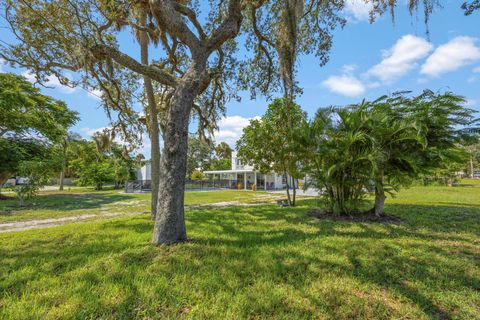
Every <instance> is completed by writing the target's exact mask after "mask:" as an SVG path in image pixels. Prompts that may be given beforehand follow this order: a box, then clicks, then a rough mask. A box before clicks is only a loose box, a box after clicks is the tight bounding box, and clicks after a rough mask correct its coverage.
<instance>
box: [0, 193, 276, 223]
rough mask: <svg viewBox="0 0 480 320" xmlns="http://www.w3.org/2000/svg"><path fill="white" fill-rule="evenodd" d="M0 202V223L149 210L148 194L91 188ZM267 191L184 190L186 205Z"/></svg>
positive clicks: (262, 198)
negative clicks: (26, 201) (24, 203)
mask: <svg viewBox="0 0 480 320" xmlns="http://www.w3.org/2000/svg"><path fill="white" fill-rule="evenodd" d="M9 196H11V197H12V200H2V201H0V223H4V222H13V221H27V220H33V219H46V218H60V217H69V216H80V215H83V214H95V215H102V214H111V213H118V212H121V213H135V212H147V211H149V210H150V193H136V194H132V193H130V194H126V193H123V191H119V190H105V191H93V189H87V188H74V189H72V191H52V190H49V191H42V192H40V195H39V196H38V197H36V198H34V200H32V201H31V202H30V203H29V204H28V205H27V206H25V207H18V205H17V203H18V202H17V200H15V199H13V195H10V194H9ZM272 197H274V196H272V195H271V194H268V193H265V192H256V193H255V192H252V191H243V190H242V191H236V190H221V191H214V192H202V191H194V192H193V191H192V192H190V191H189V192H186V193H185V204H186V205H202V204H208V203H218V202H231V201H238V202H268V201H271V200H272Z"/></svg>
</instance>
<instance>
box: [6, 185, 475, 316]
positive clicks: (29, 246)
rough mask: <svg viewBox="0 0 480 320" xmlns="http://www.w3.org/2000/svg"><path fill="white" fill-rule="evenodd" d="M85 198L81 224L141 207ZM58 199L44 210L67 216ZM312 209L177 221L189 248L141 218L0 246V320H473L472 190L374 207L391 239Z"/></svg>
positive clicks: (44, 233)
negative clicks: (155, 239)
mask: <svg viewBox="0 0 480 320" xmlns="http://www.w3.org/2000/svg"><path fill="white" fill-rule="evenodd" d="M87 194H88V193H87ZM240 194H241V197H247V199H246V201H252V199H253V197H254V195H253V196H252V193H248V192H247V193H239V196H240ZM97 195H98V196H99V198H98V199H97V198H95V199H96V200H92V203H94V204H92V208H90V209H92V210H93V209H95V210H101V209H102V208H105V207H108V206H112V207H114V208H115V209H116V210H118V209H119V208H121V209H122V210H124V209H125V210H129V209H128V207H127V206H125V205H123V204H121V203H122V202H125V201H136V200H141V201H146V200H147V198H144V197H146V195H122V196H120V195H118V194H112V193H110V192H105V193H102V194H97ZM58 196H59V195H57V194H55V193H54V194H51V195H48V196H45V198H44V199H42V201H45V202H46V203H47V202H48V201H50V200H48V199H49V198H50V197H58ZM126 196H128V197H130V198H123V197H126ZM234 196H236V193H231V194H222V195H221V196H220V193H219V194H215V193H210V192H209V193H201V195H198V198H196V197H197V196H196V195H194V194H193V193H192V194H191V195H187V202H189V201H191V202H190V203H194V202H197V203H200V202H201V201H204V202H205V201H209V200H208V199H210V197H212V198H213V197H218V198H222V199H223V200H222V199H218V198H216V199H215V201H213V200H212V201H211V202H218V201H232V200H233V199H232V197H234ZM112 197H118V198H113V199H112ZM248 197H250V198H248ZM67 199H69V197H65V202H64V203H63V204H59V203H58V202H56V203H57V205H58V207H57V208H55V209H53V208H49V209H48V210H58V211H62V212H63V211H68V210H77V209H70V208H73V207H74V206H75V203H76V202H78V201H79V200H78V199H76V200H75V198H74V200H71V201H67ZM102 199H104V200H102ZM188 199H190V200H188ZM193 199H196V200H193ZM314 205H315V201H313V200H303V201H301V202H300V205H299V206H298V207H296V208H280V207H277V206H275V205H264V206H254V207H234V208H212V209H206V208H201V209H191V210H187V229H188V235H189V238H191V241H189V242H187V243H183V244H179V245H174V246H169V247H165V246H161V247H153V246H151V245H150V244H149V240H150V237H151V232H152V222H151V221H150V220H149V217H148V215H146V214H145V215H141V216H136V217H122V218H115V219H110V220H103V221H96V222H90V223H84V224H72V225H66V226H62V227H55V228H48V229H39V230H32V231H23V232H13V233H5V234H0V243H1V245H0V318H1V319H59V318H60V319H70V318H76V319H132V318H141V319H176V318H181V319H191V318H193V319H202V318H203V319H246V318H247V319H248V318H250V319H271V318H277V319H311V318H314V319H326V318H329V319H358V318H360V319H386V318H393V319H399V318H402V319H450V318H453V319H480V185H478V184H473V183H472V182H471V181H466V182H465V183H464V184H463V185H461V186H458V187H453V188H447V187H415V188H411V189H409V190H405V191H402V192H401V193H400V194H399V196H398V197H397V198H395V199H388V200H387V207H386V209H387V211H388V213H390V214H392V215H395V216H397V217H399V218H401V219H403V220H404V221H405V222H406V223H405V224H402V225H384V224H365V223H352V222H333V221H327V220H318V219H315V218H312V217H310V216H309V215H308V214H307V213H308V211H309V210H310V209H311V208H312V206H314ZM144 207H145V210H146V209H147V207H148V201H147V202H146V203H145V204H144ZM39 210H40V209H39ZM41 210H43V209H41Z"/></svg>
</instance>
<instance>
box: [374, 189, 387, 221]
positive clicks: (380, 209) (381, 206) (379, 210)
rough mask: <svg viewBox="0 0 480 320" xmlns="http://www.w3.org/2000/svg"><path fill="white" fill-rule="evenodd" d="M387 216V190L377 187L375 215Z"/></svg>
mask: <svg viewBox="0 0 480 320" xmlns="http://www.w3.org/2000/svg"><path fill="white" fill-rule="evenodd" d="M384 214H385V190H384V189H383V186H382V187H375V215H376V216H377V217H380V216H382V215H384Z"/></svg>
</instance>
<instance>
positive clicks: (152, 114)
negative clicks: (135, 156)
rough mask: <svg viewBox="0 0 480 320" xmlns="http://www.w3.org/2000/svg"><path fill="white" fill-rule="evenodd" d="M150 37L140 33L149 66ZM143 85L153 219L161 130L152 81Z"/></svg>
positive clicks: (143, 21)
mask: <svg viewBox="0 0 480 320" xmlns="http://www.w3.org/2000/svg"><path fill="white" fill-rule="evenodd" d="M141 24H142V26H145V25H146V14H145V12H142V16H141ZM148 42H149V41H148V35H147V33H146V32H145V31H140V55H141V62H142V64H145V65H148V63H149V61H148ZM143 84H144V88H145V95H146V96H147V103H148V113H149V119H148V120H149V127H150V130H149V133H150V142H151V147H150V153H151V159H152V163H151V178H152V181H151V183H152V200H151V204H150V206H151V214H152V219H155V216H156V215H157V203H158V185H159V179H160V177H159V175H160V130H159V125H158V111H157V104H156V102H155V95H154V93H153V86H152V80H151V79H150V78H149V77H147V76H144V77H143Z"/></svg>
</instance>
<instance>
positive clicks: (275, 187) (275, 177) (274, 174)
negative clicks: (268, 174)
mask: <svg viewBox="0 0 480 320" xmlns="http://www.w3.org/2000/svg"><path fill="white" fill-rule="evenodd" d="M273 189H277V173H276V172H274V173H273Z"/></svg>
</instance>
